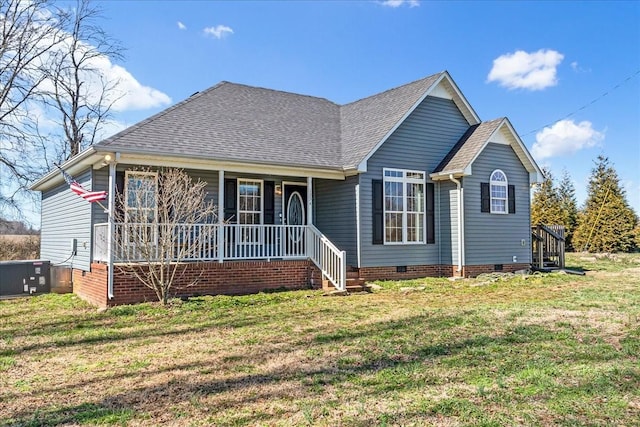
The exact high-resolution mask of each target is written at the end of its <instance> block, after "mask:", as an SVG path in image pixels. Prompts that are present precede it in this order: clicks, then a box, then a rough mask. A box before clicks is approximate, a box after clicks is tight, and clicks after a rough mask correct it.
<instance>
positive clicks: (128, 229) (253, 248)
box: [93, 223, 346, 290]
mask: <svg viewBox="0 0 640 427" xmlns="http://www.w3.org/2000/svg"><path fill="white" fill-rule="evenodd" d="M221 228H222V239H221V240H220V239H219V237H220V236H219V233H220V229H221ZM167 233H171V236H172V237H171V239H170V241H171V246H170V247H169V248H167V245H166V244H156V245H153V244H152V245H144V246H145V247H142V246H141V245H139V244H137V242H140V241H147V242H158V243H159V242H160V239H162V238H163V235H167ZM93 236H94V238H93V260H94V261H102V262H108V261H109V258H108V244H107V243H108V237H107V236H108V224H106V223H105V224H96V225H95V226H94V233H93ZM115 236H116V240H117V242H116V244H114V245H113V250H114V261H115V262H135V261H142V260H143V259H153V258H156V259H159V258H160V257H161V256H163V257H164V255H163V254H161V253H160V251H161V250H162V249H160V248H165V249H164V250H165V251H167V253H168V254H169V256H170V257H171V259H176V260H177V259H180V260H182V261H213V260H218V261H226V260H249V259H267V260H269V259H306V258H309V259H311V261H312V262H313V263H314V264H315V265H316V266H317V267H318V268H319V269H320V270H321V271H322V274H323V277H326V278H327V279H328V280H329V281H330V282H331V283H332V284H333V285H334V286H335V287H336V288H337V289H341V290H345V289H346V254H345V252H344V251H340V250H339V249H338V248H337V247H336V246H335V245H334V244H333V243H332V242H331V241H330V240H329V239H328V238H327V237H326V236H324V235H323V234H322V233H320V231H319V230H318V229H317V228H316V227H314V226H312V225H309V226H307V225H239V224H224V225H219V224H179V225H171V226H168V225H165V224H156V225H154V226H151V225H149V224H131V223H116V224H115ZM176 236H177V238H176ZM185 248H188V249H185ZM149 251H151V253H147V252H149ZM154 251H155V252H154Z"/></svg>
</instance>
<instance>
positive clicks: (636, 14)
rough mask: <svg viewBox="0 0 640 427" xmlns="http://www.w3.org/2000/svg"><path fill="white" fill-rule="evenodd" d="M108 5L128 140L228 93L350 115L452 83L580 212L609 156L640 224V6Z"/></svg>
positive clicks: (121, 117) (107, 18) (108, 28)
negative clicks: (514, 139)
mask: <svg viewBox="0 0 640 427" xmlns="http://www.w3.org/2000/svg"><path fill="white" fill-rule="evenodd" d="M99 4H100V6H101V7H102V8H103V9H104V17H105V19H104V20H103V21H101V23H102V25H103V27H104V29H105V30H106V31H107V32H108V33H109V34H110V35H112V36H113V37H114V38H116V39H118V40H120V42H121V43H122V44H123V46H124V47H126V52H125V58H124V60H122V61H119V62H118V63H117V65H118V66H119V67H116V66H112V67H111V68H110V70H111V71H110V72H113V73H117V74H119V75H126V76H127V79H126V80H127V85H128V86H127V87H130V88H132V89H133V90H132V91H131V93H132V94H133V93H135V94H136V95H135V96H134V95H131V96H129V97H128V98H127V97H125V98H124V99H123V102H122V103H121V105H120V106H119V108H118V111H116V117H115V119H116V120H117V121H118V123H117V124H116V125H115V126H114V129H117V128H120V127H122V126H124V125H131V124H133V123H135V122H137V121H139V120H141V119H144V118H145V117H147V116H149V115H151V114H153V113H155V112H157V111H160V110H162V109H164V108H166V107H167V106H169V105H171V104H173V103H176V102H179V101H181V100H183V99H184V98H186V97H188V96H189V95H191V94H192V93H194V92H196V91H200V90H203V89H206V88H207V87H210V86H213V85H214V84H216V83H217V82H219V81H221V80H227V81H232V82H238V83H245V84H249V85H254V86H262V87H268V88H273V89H278V90H284V91H291V92H297V93H302V94H308V95H314V96H319V97H324V98H327V99H330V100H332V101H334V102H337V103H346V102H350V101H353V100H356V99H359V98H362V97H365V96H368V95H372V94H374V93H377V92H380V91H383V90H386V89H389V88H392V87H395V86H399V85H402V84H404V83H408V82H410V81H413V80H416V79H419V78H422V77H425V76H428V75H430V74H434V73H437V72H439V71H442V70H448V71H449V72H450V73H451V75H452V77H453V79H454V80H455V81H456V83H457V84H458V86H459V87H460V89H461V90H462V92H463V93H464V95H465V96H466V97H467V99H468V100H469V102H470V103H471V105H472V106H473V107H474V109H475V110H476V112H477V113H478V114H479V116H480V117H481V119H483V120H491V119H494V118H496V117H502V116H507V117H509V119H510V120H511V122H512V123H513V125H514V127H515V128H516V130H517V131H518V132H519V133H520V135H521V136H522V139H523V140H524V142H525V144H526V145H527V147H528V148H529V149H530V150H531V151H532V153H533V154H534V157H535V158H536V160H537V161H538V163H539V164H540V165H541V166H549V167H551V169H552V171H553V173H554V175H555V176H556V177H558V178H559V177H560V175H561V173H562V171H563V168H566V169H567V170H568V171H569V173H570V174H571V177H572V178H573V180H574V182H575V185H576V189H577V195H578V202H579V203H582V201H583V200H584V197H585V187H586V183H587V180H588V177H589V174H590V171H591V168H592V167H593V160H594V159H595V158H596V157H597V156H598V155H600V154H604V155H606V156H608V157H609V159H610V160H611V162H612V163H613V165H614V166H615V168H616V170H617V171H618V174H619V176H620V179H621V182H622V184H623V185H624V187H625V189H626V191H627V198H628V200H629V202H630V203H631V205H632V206H633V208H634V209H635V210H636V212H637V213H640V73H639V72H640V24H639V22H640V2H613V1H609V2H505V1H500V2H467V1H465V2H444V1H441V2H426V1H420V2H419V1H415V0H414V1H400V0H397V1H388V2H356V1H353V2H343V1H331V2H319V1H318V2H293V1H290V2H266V1H265V2H244V1H238V2H203V1H202V2H201V1H193V2H189V1H179V2H178V1H175V2H171V1H164V2H151V1H137V2H115V1H114V2H102V3H99ZM623 82H624V84H622V85H621V86H620V87H618V88H617V89H613V88H614V87H615V86H616V85H618V84H620V83H623ZM605 93H607V95H605V96H602V95H603V94H605ZM593 100H597V101H596V102H594V103H591V102H592V101H593ZM585 106H586V107H585ZM582 107H585V108H582ZM570 113H573V114H572V115H571V116H570V117H568V118H566V116H567V115H568V114H570ZM561 119H565V120H563V121H560V122H558V121H559V120H561Z"/></svg>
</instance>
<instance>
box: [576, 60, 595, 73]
mask: <svg viewBox="0 0 640 427" xmlns="http://www.w3.org/2000/svg"><path fill="white" fill-rule="evenodd" d="M571 69H572V70H573V71H575V72H576V73H588V72H591V70H590V69H587V68H583V67H581V66H580V64H578V61H573V62H572V63H571Z"/></svg>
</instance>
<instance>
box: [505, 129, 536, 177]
mask: <svg viewBox="0 0 640 427" xmlns="http://www.w3.org/2000/svg"><path fill="white" fill-rule="evenodd" d="M503 124H506V125H507V128H508V129H509V130H510V131H511V134H512V135H513V138H514V139H515V141H516V143H517V144H518V146H519V148H520V150H521V152H522V154H523V155H524V156H525V158H526V159H527V162H528V163H529V164H528V165H527V164H526V163H525V162H522V163H523V164H525V167H527V166H528V167H527V170H528V171H529V173H530V174H535V175H536V180H535V181H534V182H532V184H535V183H540V182H543V181H544V175H543V173H542V169H540V166H538V164H537V163H536V161H535V160H534V159H533V156H531V153H530V152H529V150H527V146H526V145H524V142H523V141H522V139H520V135H518V133H517V132H516V130H515V129H514V128H513V126H512V125H511V122H510V121H509V119H507V118H505V119H504V122H503ZM501 126H502V125H501ZM520 160H521V161H522V158H521V159H520Z"/></svg>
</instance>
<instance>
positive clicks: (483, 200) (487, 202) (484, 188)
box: [480, 182, 491, 212]
mask: <svg viewBox="0 0 640 427" xmlns="http://www.w3.org/2000/svg"><path fill="white" fill-rule="evenodd" d="M480 212H491V196H490V195H489V183H488V182H481V183H480Z"/></svg>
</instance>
